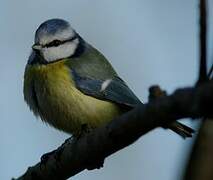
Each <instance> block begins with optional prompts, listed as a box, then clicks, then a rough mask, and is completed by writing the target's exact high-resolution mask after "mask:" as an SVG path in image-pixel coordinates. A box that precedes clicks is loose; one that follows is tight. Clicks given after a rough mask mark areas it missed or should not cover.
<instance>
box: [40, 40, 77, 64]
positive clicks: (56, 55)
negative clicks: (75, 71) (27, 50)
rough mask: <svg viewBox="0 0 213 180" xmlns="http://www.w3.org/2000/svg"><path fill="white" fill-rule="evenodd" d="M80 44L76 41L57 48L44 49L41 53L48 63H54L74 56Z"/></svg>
mask: <svg viewBox="0 0 213 180" xmlns="http://www.w3.org/2000/svg"><path fill="white" fill-rule="evenodd" d="M78 44H79V40H78V39H75V40H74V41H72V42H67V43H64V44H61V45H59V46H56V47H45V48H42V50H41V52H42V54H43V57H44V59H45V60H46V61H48V62H52V61H56V60H59V59H63V58H67V57H69V56H72V55H73V54H74V53H75V51H76V49H77V47H78Z"/></svg>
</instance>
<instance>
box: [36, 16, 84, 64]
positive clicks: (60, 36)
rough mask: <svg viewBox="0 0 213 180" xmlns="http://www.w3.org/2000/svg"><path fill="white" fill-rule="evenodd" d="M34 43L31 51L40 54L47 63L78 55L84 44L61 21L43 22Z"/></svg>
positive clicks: (71, 29) (72, 30) (66, 23)
mask: <svg viewBox="0 0 213 180" xmlns="http://www.w3.org/2000/svg"><path fill="white" fill-rule="evenodd" d="M34 41H35V44H34V45H33V46H32V49H33V51H34V52H38V53H40V55H41V56H42V57H43V58H44V60H45V61H46V62H47V63H49V62H54V61H56V60H60V59H63V58H67V57H72V56H76V55H78V54H79V52H81V51H82V49H83V44H84V42H83V40H82V38H81V37H80V36H79V35H78V34H77V33H76V32H75V30H74V29H73V28H72V27H71V26H70V24H69V23H68V22H67V21H65V20H62V19H50V20H47V21H45V22H43V23H42V24H41V25H40V26H39V27H38V29H37V30H36V33H35V40H34Z"/></svg>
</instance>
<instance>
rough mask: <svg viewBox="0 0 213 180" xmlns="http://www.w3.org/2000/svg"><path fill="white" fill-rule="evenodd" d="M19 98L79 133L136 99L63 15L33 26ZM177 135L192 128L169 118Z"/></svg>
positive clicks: (58, 125)
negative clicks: (34, 28)
mask: <svg viewBox="0 0 213 180" xmlns="http://www.w3.org/2000/svg"><path fill="white" fill-rule="evenodd" d="M23 92H24V99H25V101H26V103H27V104H28V106H29V108H30V110H32V111H33V113H34V114H35V116H36V117H40V119H41V120H42V121H44V122H45V123H48V124H49V125H51V126H53V127H55V128H56V129H58V130H61V131H64V132H66V133H69V134H71V135H72V136H73V137H80V136H81V135H82V134H84V133H85V132H90V131H92V130H93V129H95V128H98V127H100V126H103V125H104V124H106V123H108V122H110V121H112V120H113V119H115V118H116V117H118V116H120V115H122V114H124V113H126V112H128V111H129V110H131V109H133V108H134V107H136V106H137V105H139V104H142V102H141V101H140V100H139V98H138V97H137V96H136V95H135V94H134V93H133V91H132V90H131V89H130V88H129V87H128V85H127V84H126V83H125V82H124V81H123V80H122V79H121V78H120V77H119V75H118V74H117V73H116V71H115V70H114V68H113V67H112V65H111V64H110V63H109V61H108V60H107V59H106V57H105V56H104V55H103V54H102V53H101V52H99V51H98V50H97V49H96V48H94V47H93V46H92V45H90V44H89V43H88V42H86V41H85V40H84V39H83V38H82V37H81V36H80V35H79V34H78V33H77V32H76V31H75V30H74V29H73V28H72V27H71V25H70V23H69V22H68V21H66V20H63V19H57V18H56V19H49V20H46V21H45V22H43V23H42V24H41V25H40V26H39V27H38V29H37V30H36V32H35V38H34V44H33V45H32V51H31V53H30V56H29V58H28V61H27V64H26V67H25V72H24V86H23ZM168 128H170V129H171V130H173V131H174V132H176V133H177V134H179V135H181V136H182V137H183V138H186V137H191V136H192V133H193V132H194V130H193V129H192V128H190V127H188V126H186V125H184V124H182V123H180V122H177V121H175V122H174V123H172V124H169V125H168Z"/></svg>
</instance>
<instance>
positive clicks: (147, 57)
mask: <svg viewBox="0 0 213 180" xmlns="http://www.w3.org/2000/svg"><path fill="white" fill-rule="evenodd" d="M197 7H198V1H197V0H187V1H186V0H160V1H159V0H131V1H130V0H122V1H121V0H117V1H115V0H61V1H57V2H56V1H50V0H46V1H44V0H36V1H29V0H22V1H15V0H13V1H12V0H5V1H3V0H1V1H0V39H1V41H0V49H1V60H0V82H1V88H0V99H1V101H0V113H1V119H0V121H1V126H0V137H1V148H0V170H1V171H0V179H3V180H7V179H10V178H11V177H17V176H19V175H21V174H23V173H24V172H25V170H26V168H27V167H28V166H32V165H34V164H35V163H37V162H38V161H39V160H40V157H41V155H42V154H43V153H46V152H49V151H51V150H53V149H55V148H57V147H58V146H59V145H60V144H62V143H63V141H64V140H65V139H66V138H67V137H69V136H68V135H67V134H64V133H62V132H59V131H57V130H55V129H53V128H51V127H49V126H46V125H45V124H44V123H42V122H41V121H40V120H39V119H38V120H37V119H36V118H35V117H34V116H33V114H32V112H30V111H29V108H28V107H27V105H26V104H25V102H24V100H23V93H22V87H23V73H24V67H25V64H26V62H27V58H28V56H29V53H30V51H31V45H32V43H33V39H34V32H35V30H36V28H37V27H38V26H39V24H40V23H42V22H43V21H45V20H47V19H50V18H64V19H66V20H68V21H69V22H70V23H71V24H72V26H73V27H74V28H75V29H76V31H77V32H78V33H79V34H80V35H81V36H82V37H83V38H84V39H85V40H87V41H88V42H90V43H91V44H93V45H94V46H95V47H96V48H98V49H99V50H100V51H101V52H102V53H103V54H104V55H105V56H106V57H107V58H108V59H109V60H110V62H111V63H112V65H113V66H114V67H115V69H116V70H117V71H118V73H119V74H120V76H121V77H122V78H123V79H124V80H125V81H126V82H127V83H128V84H129V86H130V87H131V88H132V89H133V91H134V92H135V94H136V95H137V96H138V97H139V98H140V99H141V100H142V101H144V102H146V101H147V96H148V88H149V87H150V86H151V85H153V84H159V85H160V86H161V87H162V88H163V89H166V90H167V92H169V93H171V92H173V91H174V90H175V89H176V88H177V87H184V86H188V85H193V83H194V82H195V80H196V77H197V75H196V73H197V69H198V67H197V65H198V63H197V59H198V38H197V35H198V28H197V27H198V14H197V12H198V11H197ZM209 8H210V9H211V10H213V3H212V2H211V4H210V7H209ZM211 20H212V19H211ZM210 31H211V35H210V37H209V40H211V41H210V43H209V44H210V47H213V45H212V43H211V42H212V40H213V36H212V34H213V33H212V28H211V29H210ZM212 55H213V53H212V52H210V53H209V56H211V57H213V56H212ZM184 122H185V121H184ZM186 123H187V124H190V125H192V126H195V123H193V122H192V123H190V122H189V121H187V122H186ZM192 142H193V139H188V140H183V139H181V138H180V137H179V136H177V135H176V134H174V133H173V132H171V131H169V130H163V129H161V128H158V129H156V130H153V131H151V132H150V133H148V134H146V135H144V136H143V137H141V138H140V139H139V140H138V141H137V142H136V143H134V144H133V145H131V146H129V147H127V148H125V149H123V150H121V151H119V152H117V153H116V154H113V155H112V156H110V157H109V158H107V159H106V161H105V164H104V168H102V169H101V170H94V171H83V172H81V173H80V174H78V175H76V176H74V177H73V178H72V179H76V180H109V179H112V180H114V179H118V180H120V179H122V180H129V179H131V180H139V179H145V180H155V179H157V180H179V179H180V177H181V175H182V173H183V169H184V164H185V160H186V158H187V156H188V153H189V151H190V147H191V145H192Z"/></svg>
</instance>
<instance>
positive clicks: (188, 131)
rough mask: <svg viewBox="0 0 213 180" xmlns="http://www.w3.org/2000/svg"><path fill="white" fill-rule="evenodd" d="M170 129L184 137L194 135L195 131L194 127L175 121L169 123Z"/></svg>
mask: <svg viewBox="0 0 213 180" xmlns="http://www.w3.org/2000/svg"><path fill="white" fill-rule="evenodd" d="M169 129H171V130H172V131H174V132H175V133H177V134H179V135H180V136H181V137H182V138H184V139H185V138H187V137H192V134H193V133H194V132H195V130H194V129H192V128H190V127H188V126H186V125H184V124H182V123H180V122H178V121H175V122H173V123H171V124H169Z"/></svg>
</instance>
